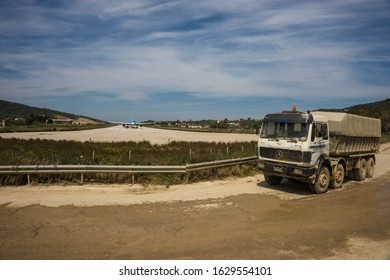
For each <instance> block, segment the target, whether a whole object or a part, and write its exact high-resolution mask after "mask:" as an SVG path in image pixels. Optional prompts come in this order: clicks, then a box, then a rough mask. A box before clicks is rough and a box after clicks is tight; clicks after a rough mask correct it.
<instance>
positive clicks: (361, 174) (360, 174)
mask: <svg viewBox="0 0 390 280" xmlns="http://www.w3.org/2000/svg"><path fill="white" fill-rule="evenodd" d="M353 172H354V177H355V180H356V181H364V180H365V179H366V174H367V162H366V160H365V159H364V158H361V159H360V167H359V168H355V169H354V170H353Z"/></svg>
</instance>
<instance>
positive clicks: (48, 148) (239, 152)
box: [0, 138, 256, 186]
mask: <svg viewBox="0 0 390 280" xmlns="http://www.w3.org/2000/svg"><path fill="white" fill-rule="evenodd" d="M0 147H2V149H1V150H0V165H78V164H80V165H185V164H189V163H199V162H207V161H215V160H223V159H231V158H240V157H248V156H253V155H255V154H256V150H255V148H256V142H247V143H238V142H237V143H229V144H226V143H204V142H195V143H189V142H171V143H169V144H167V145H151V144H150V143H149V142H139V143H136V142H119V143H95V142H84V143H82V142H75V141H53V140H39V139H35V140H33V139H30V140H20V139H3V138H0ZM255 172H256V168H255V166H254V165H250V164H246V165H242V166H241V167H238V166H233V167H226V168H219V169H210V170H201V171H194V172H191V173H189V174H137V175H135V178H134V179H135V183H140V184H144V185H147V184H165V185H167V186H169V185H172V184H180V183H184V182H197V181H202V180H213V179H221V178H225V177H228V176H247V175H250V174H254V173H255ZM31 178H32V181H33V183H34V182H36V183H54V182H56V183H63V184H66V183H69V182H73V183H74V182H79V180H80V175H79V174H56V175H47V174H41V175H33V176H31ZM84 181H85V182H95V183H96V182H101V183H130V182H131V181H132V175H131V174H87V175H86V176H84ZM26 183H27V178H26V175H0V185H23V184H26Z"/></svg>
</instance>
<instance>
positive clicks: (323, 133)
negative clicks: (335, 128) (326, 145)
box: [321, 123, 328, 140]
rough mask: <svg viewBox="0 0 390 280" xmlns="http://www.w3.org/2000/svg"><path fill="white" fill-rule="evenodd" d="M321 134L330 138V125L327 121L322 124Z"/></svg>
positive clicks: (323, 137)
mask: <svg viewBox="0 0 390 280" xmlns="http://www.w3.org/2000/svg"><path fill="white" fill-rule="evenodd" d="M321 135H322V139H325V140H326V139H328V125H327V124H325V123H323V124H321Z"/></svg>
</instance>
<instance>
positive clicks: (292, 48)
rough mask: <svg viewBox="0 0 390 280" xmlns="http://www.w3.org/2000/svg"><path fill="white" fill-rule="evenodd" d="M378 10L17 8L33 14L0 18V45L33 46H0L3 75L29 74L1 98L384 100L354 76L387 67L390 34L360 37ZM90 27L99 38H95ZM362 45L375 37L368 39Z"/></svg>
mask: <svg viewBox="0 0 390 280" xmlns="http://www.w3.org/2000/svg"><path fill="white" fill-rule="evenodd" d="M374 4H375V5H374V7H370V8H369V9H378V7H380V8H381V9H379V10H378V11H377V10H375V11H377V12H378V15H371V17H370V16H369V15H366V14H364V13H363V11H364V7H363V5H365V6H370V5H369V4H366V3H365V2H364V1H350V2H345V1H342V3H341V1H326V2H311V1H309V2H300V3H298V4H295V2H283V1H282V2H276V1H249V0H248V1H242V0H239V1H233V0H231V1H169V2H166V1H151V0H150V1H149V0H148V1H131V2H123V1H103V0H99V1H98V0H94V1H75V2H69V3H68V4H67V5H66V6H65V7H62V8H57V9H50V8H40V9H39V10H34V9H32V8H31V7H33V6H31V5H30V6H26V7H25V8H23V9H25V10H28V8H29V7H30V8H31V9H32V10H31V15H30V16H29V17H27V18H26V21H25V22H24V23H22V24H21V25H19V26H18V25H17V24H16V21H15V20H13V19H12V18H10V17H7V18H5V19H1V20H0V30H1V32H2V33H0V36H10V37H11V38H16V41H18V40H20V41H22V42H23V43H26V45H28V43H30V44H31V46H27V47H26V46H23V45H20V46H18V45H15V46H14V49H13V48H12V46H11V47H9V48H6V47H4V48H2V47H1V45H0V66H1V65H3V67H4V68H5V69H12V70H13V71H20V72H21V73H23V76H24V77H26V78H24V79H20V78H19V79H18V80H17V81H15V79H8V78H6V77H3V78H0V97H1V95H4V96H5V97H6V95H8V96H9V95H12V96H15V95H17V96H21V97H22V96H25V95H35V96H63V95H75V94H83V92H86V93H89V92H98V93H99V92H100V93H109V94H110V96H114V97H116V98H118V99H123V100H148V99H151V98H152V96H153V94H156V93H171V92H176V93H178V94H179V93H180V92H184V93H187V94H188V93H189V94H191V95H193V96H195V97H197V98H210V97H213V98H215V97H216V98H221V100H223V99H224V98H231V97H245V96H248V97H250V96H259V97H278V98H290V97H292V96H293V97H294V98H298V99H302V100H305V99H311V98H312V99H313V100H314V99H316V98H317V99H318V98H324V97H326V98H328V99H331V98H334V99H335V100H337V99H338V98H340V96H341V95H342V96H351V97H365V96H367V92H370V94H371V96H372V97H378V98H382V97H386V96H388V85H383V84H375V81H374V82H371V84H370V85H369V84H364V83H362V81H361V76H362V75H363V74H362V73H361V72H360V69H359V68H355V64H356V63H363V62H370V63H374V62H377V61H381V62H384V61H387V62H388V61H390V55H389V49H388V44H389V38H388V36H387V37H386V34H387V33H384V34H382V37H381V35H380V34H379V35H378V34H372V33H368V32H370V31H372V30H373V28H374V27H372V26H375V24H376V20H377V17H379V18H380V19H381V20H383V21H386V20H387V23H388V22H389V21H390V20H389V16H388V15H386V14H385V13H383V7H386V5H387V6H388V4H386V3H384V2H383V1H376V2H375V3H374ZM381 5H383V6H381ZM375 7H376V8H375ZM356 10H358V11H356ZM21 14H24V12H23V13H20V15H21ZM0 15H1V14H0ZM56 15H58V16H57V17H56ZM214 15H215V16H216V17H215V19H214V18H213V17H211V16H214ZM209 17H211V18H209ZM202 19H207V20H204V21H202ZM96 22H97V23H99V24H101V26H99V28H100V27H102V28H103V29H104V28H106V30H105V31H104V30H103V31H102V30H100V29H94V28H93V27H94V26H93V24H94V23H96ZM191 24H193V26H192V25H191ZM178 27H181V28H178ZM363 28H365V29H364V30H362V29H363ZM375 28H376V29H374V30H375V31H378V28H379V27H375ZM381 28H382V29H381V31H382V32H386V31H387V32H389V28H388V27H386V26H384V27H381ZM364 32H367V34H365V33H364ZM12 34H13V35H12ZM21 34H22V35H21ZM25 34H31V35H32V37H33V39H34V40H35V41H31V42H30V41H28V39H27V38H25V37H24V36H25ZM80 34H81V35H82V36H84V37H82V38H79V36H81V35H80ZM37 35H39V36H46V37H45V38H43V39H38V38H37V37H39V36H37ZM34 36H37V37H34ZM364 36H373V38H376V39H377V40H375V41H370V42H365V41H364V40H363V39H364V38H365V37H364ZM357 38H358V39H357ZM362 38H363V39H362ZM40 44H41V45H40ZM5 66H6V67H8V68H6V67H5ZM378 72H380V71H378ZM386 72H387V74H388V72H389V69H385V73H383V75H386ZM0 76H1V72H0ZM59 89H60V90H59Z"/></svg>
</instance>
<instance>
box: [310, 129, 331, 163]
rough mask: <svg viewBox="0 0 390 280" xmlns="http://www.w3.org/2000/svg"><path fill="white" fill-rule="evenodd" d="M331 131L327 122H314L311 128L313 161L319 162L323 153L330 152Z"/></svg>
mask: <svg viewBox="0 0 390 280" xmlns="http://www.w3.org/2000/svg"><path fill="white" fill-rule="evenodd" d="M328 139H329V131H328V124H327V123H313V124H312V130H311V145H310V149H311V153H312V157H311V159H312V163H315V162H317V160H318V158H319V157H320V156H321V155H324V154H329V140H328Z"/></svg>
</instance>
